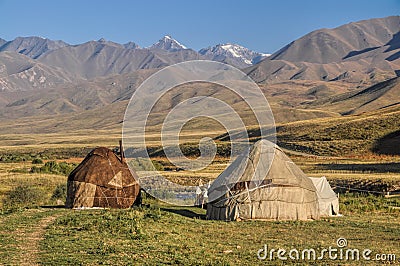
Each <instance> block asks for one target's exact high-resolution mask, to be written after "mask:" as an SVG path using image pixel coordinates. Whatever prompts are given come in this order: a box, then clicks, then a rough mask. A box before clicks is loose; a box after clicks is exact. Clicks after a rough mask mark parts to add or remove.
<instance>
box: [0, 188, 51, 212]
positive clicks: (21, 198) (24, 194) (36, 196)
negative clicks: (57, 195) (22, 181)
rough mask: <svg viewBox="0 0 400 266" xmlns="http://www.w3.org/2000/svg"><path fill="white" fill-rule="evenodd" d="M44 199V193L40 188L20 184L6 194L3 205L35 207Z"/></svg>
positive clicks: (9, 206)
mask: <svg viewBox="0 0 400 266" xmlns="http://www.w3.org/2000/svg"><path fill="white" fill-rule="evenodd" d="M43 201H44V195H43V192H42V191H41V190H40V189H38V188H37V187H32V186H29V185H19V186H17V187H15V188H14V189H12V190H11V191H9V192H8V193H7V194H6V196H5V198H4V199H3V206H4V207H5V208H7V209H13V208H23V207H35V206H39V205H40V204H42V203H43Z"/></svg>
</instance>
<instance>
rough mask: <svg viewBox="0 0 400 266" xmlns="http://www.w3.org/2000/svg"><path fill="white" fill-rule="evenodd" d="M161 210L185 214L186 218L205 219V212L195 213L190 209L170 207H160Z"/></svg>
mask: <svg viewBox="0 0 400 266" xmlns="http://www.w3.org/2000/svg"><path fill="white" fill-rule="evenodd" d="M161 210H162V211H167V212H171V213H175V214H178V215H181V216H185V217H188V218H196V219H202V220H205V219H206V215H205V214H200V213H196V212H194V211H191V210H184V209H172V208H161Z"/></svg>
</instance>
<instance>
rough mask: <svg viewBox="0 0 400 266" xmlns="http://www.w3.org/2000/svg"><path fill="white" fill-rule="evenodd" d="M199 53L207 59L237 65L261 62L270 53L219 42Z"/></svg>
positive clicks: (244, 65) (245, 65)
mask: <svg viewBox="0 0 400 266" xmlns="http://www.w3.org/2000/svg"><path fill="white" fill-rule="evenodd" d="M199 53H200V54H201V55H203V56H205V57H206V58H207V59H210V60H214V61H220V62H224V63H227V64H232V65H235V66H237V67H247V66H251V65H253V64H256V63H258V62H260V61H261V60H262V59H264V58H266V57H268V56H269V54H263V53H258V52H255V51H252V50H250V49H247V48H245V47H243V46H240V45H238V44H231V43H226V44H218V45H216V46H213V47H208V48H203V49H201V50H200V51H199Z"/></svg>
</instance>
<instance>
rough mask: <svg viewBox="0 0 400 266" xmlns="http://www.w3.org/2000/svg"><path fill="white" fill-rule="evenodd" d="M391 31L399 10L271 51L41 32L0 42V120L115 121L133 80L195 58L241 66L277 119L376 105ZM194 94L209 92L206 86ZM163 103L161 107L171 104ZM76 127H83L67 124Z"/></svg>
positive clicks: (385, 97) (390, 99) (389, 59)
mask: <svg viewBox="0 0 400 266" xmlns="http://www.w3.org/2000/svg"><path fill="white" fill-rule="evenodd" d="M399 36H400V16H392V17H386V18H378V19H370V20H364V21H359V22H353V23H349V24H346V25H342V26H339V27H337V28H334V29H319V30H316V31H313V32H311V33H308V34H306V35H304V36H303V37H301V38H299V39H297V40H294V41H293V42H291V43H289V44H288V45H286V46H284V47H283V48H281V49H279V50H278V51H276V52H274V53H273V54H272V55H269V54H263V53H259V52H255V51H251V50H249V49H247V48H245V47H242V46H240V45H237V44H230V43H226V44H218V45H215V46H210V47H207V48H203V49H200V50H199V51H195V50H193V49H190V48H188V47H186V46H185V45H183V44H181V43H180V42H178V41H177V40H175V39H173V38H172V37H171V36H169V35H166V36H164V37H163V38H161V39H160V40H159V41H157V42H156V43H155V44H153V45H151V46H149V47H145V48H142V47H140V46H139V45H138V44H136V43H135V42H128V43H125V44H119V43H115V42H112V41H107V40H105V39H100V40H97V41H88V42H86V43H82V44H77V45H71V44H68V43H66V42H63V41H53V40H49V39H45V38H41V37H18V38H16V39H14V40H12V41H5V40H3V39H0V121H6V122H9V121H11V120H12V121H13V122H15V121H19V120H18V119H23V120H24V119H25V120H24V121H26V119H27V118H28V117H29V119H30V120H31V121H45V120H46V119H50V120H51V121H54V119H55V120H57V119H59V120H60V121H65V119H66V118H65V115H67V114H68V115H69V116H70V117H74V119H79V118H78V117H81V118H82V119H83V118H85V119H88V117H96V121H97V119H100V118H99V117H103V116H102V114H109V115H112V116H113V117H107V119H106V118H105V117H103V120H104V121H108V122H110V121H113V122H112V123H114V126H117V125H118V124H119V123H120V121H121V120H122V115H123V111H122V113H121V112H120V111H121V110H124V108H125V106H126V104H127V102H128V100H129V99H130V97H131V95H132V93H133V92H134V91H135V89H136V88H137V86H139V85H140V83H141V82H142V81H144V80H145V79H146V78H147V77H149V76H150V75H151V74H153V73H155V72H156V71H157V70H159V69H160V68H163V67H165V66H168V65H171V64H175V63H178V62H183V61H187V60H195V59H206V60H214V61H219V62H223V63H227V64H230V65H233V66H236V67H238V68H240V69H241V70H242V71H244V72H245V73H247V74H248V75H249V76H250V77H251V78H252V79H253V80H255V81H256V82H257V83H258V84H259V86H260V88H261V89H262V90H263V92H264V93H265V95H266V97H267V99H268V100H269V102H270V105H271V107H272V109H273V111H274V115H275V117H276V119H277V122H288V121H296V120H303V119H312V118H315V117H325V116H341V115H348V114H358V113H362V112H368V111H371V110H378V109H379V110H380V109H382V108H383V109H384V108H386V107H388V106H393V105H397V104H399V102H400V94H399V93H397V92H398V88H399V85H398V84H399V78H398V76H400V37H399ZM199 91H202V95H208V94H210V95H213V94H216V93H217V94H218V90H217V89H215V88H212V87H207V88H202V89H201V90H199ZM197 93H198V92H196V91H193V95H197ZM193 95H192V96H193ZM220 95H221V97H222V98H224V97H225V98H224V100H226V101H227V102H232V104H236V100H235V101H234V100H232V99H231V98H229V97H230V96H229V97H228V95H225V96H224V94H220ZM187 96H190V95H187ZM169 101H170V102H165V103H164V104H165V108H164V109H165V110H168V109H169V108H172V107H173V106H174V104H176V103H175V102H176V100H174V99H170V100H169ZM46 117H47V118H46ZM57 117H58V118H57ZM35 119H36V120H35ZM50 120H49V121H50ZM102 123H103V122H102ZM104 123H105V122H104ZM20 124H21V123H20ZM22 124H23V123H22ZM77 124H79V127H80V128H82V125H85V126H88V127H90V126H92V125H88V124H85V123H84V122H82V123H77V122H76V123H72V124H71V126H72V125H77ZM6 128H8V127H3V129H4V130H6ZM61 128H63V129H65V127H61V126H60V127H57V128H56V127H51V126H50V127H48V128H46V130H50V131H52V130H58V129H61ZM27 130H29V129H27ZM39 131H40V130H39Z"/></svg>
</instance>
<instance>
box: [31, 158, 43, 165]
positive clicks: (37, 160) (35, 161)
mask: <svg viewBox="0 0 400 266" xmlns="http://www.w3.org/2000/svg"><path fill="white" fill-rule="evenodd" d="M42 163H43V160H42V159H40V158H35V159H33V160H32V164H42Z"/></svg>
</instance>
